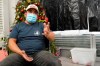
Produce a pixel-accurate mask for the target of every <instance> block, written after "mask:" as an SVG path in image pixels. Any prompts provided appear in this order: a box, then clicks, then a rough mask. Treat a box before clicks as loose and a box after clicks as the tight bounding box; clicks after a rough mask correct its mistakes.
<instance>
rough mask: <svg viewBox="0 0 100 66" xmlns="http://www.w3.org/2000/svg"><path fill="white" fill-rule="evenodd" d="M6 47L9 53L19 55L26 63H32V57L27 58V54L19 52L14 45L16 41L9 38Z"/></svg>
mask: <svg viewBox="0 0 100 66" xmlns="http://www.w3.org/2000/svg"><path fill="white" fill-rule="evenodd" d="M8 47H9V49H10V50H11V51H13V52H15V53H17V54H19V55H21V56H22V57H23V58H24V59H25V60H26V61H29V62H30V61H32V60H33V58H32V57H28V56H27V54H26V53H25V51H24V50H20V48H19V47H18V46H17V44H16V39H14V38H10V39H9V43H8Z"/></svg>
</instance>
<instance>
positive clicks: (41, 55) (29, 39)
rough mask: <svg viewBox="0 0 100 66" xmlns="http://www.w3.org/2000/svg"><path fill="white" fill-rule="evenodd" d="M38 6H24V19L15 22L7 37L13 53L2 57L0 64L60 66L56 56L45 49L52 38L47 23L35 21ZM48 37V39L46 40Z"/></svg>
mask: <svg viewBox="0 0 100 66" xmlns="http://www.w3.org/2000/svg"><path fill="white" fill-rule="evenodd" d="M38 14H39V10H38V7H37V6H36V5H34V4H31V5H29V6H28V7H27V8H26V13H25V16H26V21H25V22H21V23H19V24H17V25H16V26H15V27H14V28H13V30H12V32H11V34H10V37H9V44H8V47H9V48H10V49H11V50H12V51H13V52H15V53H12V54H11V55H9V56H8V57H7V58H6V59H4V60H3V61H2V62H1V63H0V66H61V63H60V62H59V60H58V58H57V57H55V56H53V55H52V54H51V53H49V52H48V51H45V49H46V45H48V40H50V41H53V40H54V33H53V32H51V31H50V29H49V23H48V24H45V23H44V24H43V23H39V22H37V17H38ZM47 39H48V40H47Z"/></svg>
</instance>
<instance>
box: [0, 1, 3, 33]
mask: <svg viewBox="0 0 100 66" xmlns="http://www.w3.org/2000/svg"><path fill="white" fill-rule="evenodd" d="M2 33H3V0H0V34H2Z"/></svg>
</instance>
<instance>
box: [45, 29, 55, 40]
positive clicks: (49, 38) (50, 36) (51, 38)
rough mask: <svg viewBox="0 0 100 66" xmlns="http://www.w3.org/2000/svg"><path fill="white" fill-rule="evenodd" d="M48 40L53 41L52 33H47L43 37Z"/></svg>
mask: <svg viewBox="0 0 100 66" xmlns="http://www.w3.org/2000/svg"><path fill="white" fill-rule="evenodd" d="M45 37H46V38H47V39H48V40H50V41H54V39H55V34H54V33H53V32H51V31H50V32H49V33H48V34H47V35H46V36H45Z"/></svg>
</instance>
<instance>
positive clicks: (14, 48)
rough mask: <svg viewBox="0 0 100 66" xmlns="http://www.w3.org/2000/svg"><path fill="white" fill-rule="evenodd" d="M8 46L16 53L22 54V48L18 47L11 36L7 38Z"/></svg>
mask: <svg viewBox="0 0 100 66" xmlns="http://www.w3.org/2000/svg"><path fill="white" fill-rule="evenodd" d="M8 47H9V49H10V50H11V51H13V52H15V53H18V54H20V55H21V54H22V50H20V49H19V47H18V46H17V44H16V40H15V39H13V38H11V39H9V43H8Z"/></svg>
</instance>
